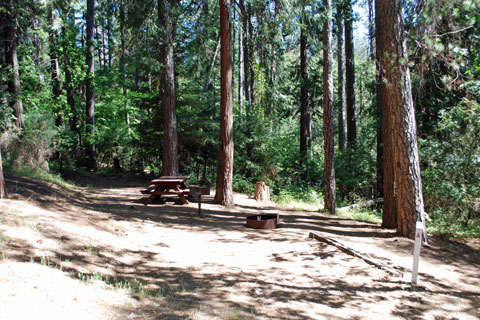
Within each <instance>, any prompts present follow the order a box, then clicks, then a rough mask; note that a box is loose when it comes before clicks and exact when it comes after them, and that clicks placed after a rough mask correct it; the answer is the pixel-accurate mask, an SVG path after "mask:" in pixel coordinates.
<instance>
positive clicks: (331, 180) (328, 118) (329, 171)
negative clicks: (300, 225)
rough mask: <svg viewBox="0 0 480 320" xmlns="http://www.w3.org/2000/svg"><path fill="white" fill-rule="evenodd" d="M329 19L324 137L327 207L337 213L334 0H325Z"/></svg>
mask: <svg viewBox="0 0 480 320" xmlns="http://www.w3.org/2000/svg"><path fill="white" fill-rule="evenodd" d="M323 6H324V8H325V10H326V12H327V19H326V20H325V23H324V25H323V139H324V152H325V160H324V175H325V209H326V210H328V212H329V213H331V214H335V198H336V193H335V188H336V187H335V141H334V124H333V123H334V120H333V119H334V113H333V56H332V0H323Z"/></svg>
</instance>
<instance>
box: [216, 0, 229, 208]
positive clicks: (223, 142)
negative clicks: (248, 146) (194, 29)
mask: <svg viewBox="0 0 480 320" xmlns="http://www.w3.org/2000/svg"><path fill="white" fill-rule="evenodd" d="M230 10H231V1H230V0H220V41H221V48H220V60H221V63H220V69H221V89H220V90H221V94H220V139H219V140H220V143H219V150H218V167H217V186H216V192H215V199H214V200H215V203H218V204H221V205H224V206H227V207H230V206H233V187H232V183H233V149H234V148H233V90H232V36H231V24H230Z"/></svg>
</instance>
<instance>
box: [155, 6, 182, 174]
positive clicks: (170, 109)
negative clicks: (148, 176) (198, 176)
mask: <svg viewBox="0 0 480 320" xmlns="http://www.w3.org/2000/svg"><path fill="white" fill-rule="evenodd" d="M171 7H172V3H171V2H170V1H169V0H160V1H159V2H158V25H159V27H160V28H163V32H162V37H161V38H162V39H161V40H160V50H159V51H160V62H161V63H162V70H161V73H160V81H161V85H162V89H161V90H162V94H161V97H162V129H163V145H162V175H164V176H175V175H178V171H179V168H178V137H177V111H176V89H175V65H174V61H173V40H174V39H173V38H174V23H173V18H172V16H171Z"/></svg>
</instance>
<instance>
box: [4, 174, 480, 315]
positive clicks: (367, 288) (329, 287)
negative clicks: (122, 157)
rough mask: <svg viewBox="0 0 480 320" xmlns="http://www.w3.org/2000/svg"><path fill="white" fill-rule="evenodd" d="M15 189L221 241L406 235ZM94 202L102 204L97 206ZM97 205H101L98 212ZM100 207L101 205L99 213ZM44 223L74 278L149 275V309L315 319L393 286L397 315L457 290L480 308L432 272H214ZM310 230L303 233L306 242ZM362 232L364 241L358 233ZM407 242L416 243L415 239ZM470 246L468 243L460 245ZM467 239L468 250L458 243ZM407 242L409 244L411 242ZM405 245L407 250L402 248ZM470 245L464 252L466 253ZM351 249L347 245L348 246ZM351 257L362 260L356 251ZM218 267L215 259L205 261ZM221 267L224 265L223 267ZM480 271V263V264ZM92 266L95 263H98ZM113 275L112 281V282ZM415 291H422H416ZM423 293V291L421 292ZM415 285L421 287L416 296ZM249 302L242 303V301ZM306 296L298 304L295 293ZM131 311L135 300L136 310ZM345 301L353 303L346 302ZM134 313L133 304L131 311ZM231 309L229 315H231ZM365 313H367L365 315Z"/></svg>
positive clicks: (456, 259)
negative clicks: (259, 224)
mask: <svg viewBox="0 0 480 320" xmlns="http://www.w3.org/2000/svg"><path fill="white" fill-rule="evenodd" d="M7 186H8V191H9V193H10V194H11V195H15V194H18V195H21V196H22V197H24V198H25V197H29V198H30V199H32V200H34V201H36V202H37V203H39V204H40V205H41V206H42V207H44V208H53V209H55V210H59V211H60V212H62V213H63V218H62V219H65V221H76V222H79V223H82V224H84V225H87V226H92V227H94V228H95V229H98V230H99V231H103V232H106V233H107V232H108V233H114V230H112V227H111V226H109V221H111V220H116V221H133V222H139V221H140V222H142V221H149V222H153V223H157V224H162V225H164V226H167V227H172V228H175V229H179V230H186V231H195V232H198V233H209V234H216V235H217V238H216V240H215V241H217V242H224V243H234V242H242V243H255V242H256V241H259V240H270V241H275V242H286V241H289V242H298V241H299V238H298V237H297V238H295V237H292V234H291V233H292V232H293V233H294V234H295V235H304V237H305V238H306V237H307V234H308V232H310V231H317V232H322V233H325V234H329V235H338V236H346V237H350V238H352V239H355V238H358V239H359V241H361V239H363V238H375V239H377V241H387V240H391V239H394V238H396V236H395V235H394V234H393V233H391V232H384V231H382V230H381V229H380V228H379V227H378V226H375V225H372V224H369V223H361V222H355V221H351V220H348V219H344V218H339V217H330V216H321V215H318V214H311V215H310V214H305V215H302V214H295V213H294V214H292V213H291V212H288V213H287V214H285V216H282V219H284V222H283V223H282V224H281V225H280V227H279V228H278V229H277V230H253V229H249V228H246V227H245V219H246V217H247V216H248V215H250V214H251V212H252V211H257V212H259V213H261V212H271V210H277V209H275V208H273V207H253V206H238V207H237V208H236V209H235V210H230V211H229V210H227V209H224V208H220V207H219V208H218V211H217V210H213V209H208V210H205V209H204V210H203V216H199V215H198V213H197V208H196V204H195V205H191V206H181V205H176V204H172V203H167V204H166V205H165V204H161V205H160V204H152V205H149V206H144V205H143V200H144V198H142V196H141V195H140V194H139V193H138V196H137V195H133V194H130V193H128V192H127V193H125V194H119V193H117V191H116V190H115V189H109V188H96V189H88V190H85V195H81V194H76V193H75V192H74V191H69V190H62V189H61V188H58V187H55V186H53V185H51V184H48V183H44V182H38V181H36V180H32V179H27V178H18V177H12V176H7ZM55 197H57V198H56V199H62V200H63V201H65V202H67V203H68V204H69V205H71V206H73V207H76V208H79V209H81V210H80V211H77V212H72V210H71V209H72V208H71V207H65V206H64V205H63V204H57V203H55ZM212 201H213V200H212V197H205V199H204V201H203V202H205V203H206V204H211V203H212ZM89 211H92V212H89ZM94 213H95V214H94ZM98 213H100V214H98ZM38 231H39V232H40V233H42V234H43V235H44V236H45V237H47V238H50V239H52V240H56V241H60V242H61V244H60V245H59V247H58V248H57V249H53V254H52V258H51V262H52V263H53V264H55V265H57V266H60V265H65V270H67V271H69V272H70V273H71V274H72V276H73V277H76V276H77V275H78V273H85V272H89V271H88V270H93V269H107V270H110V271H111V274H112V276H111V277H112V278H111V279H110V280H108V281H109V282H110V283H111V284H114V283H115V282H127V283H136V282H138V281H141V284H142V286H144V289H145V290H146V292H147V296H148V298H151V299H157V300H159V301H161V303H159V304H158V305H156V306H153V307H152V306H149V308H148V309H145V310H140V311H139V312H141V313H142V314H144V315H146V316H147V317H152V318H159V319H184V318H185V317H186V314H185V312H187V311H188V310H190V311H188V312H191V310H192V309H195V310H198V312H200V313H202V314H206V315H207V316H209V317H211V318H213V317H219V318H228V317H229V316H228V314H231V315H233V316H232V317H230V318H235V317H234V316H235V315H236V318H242V319H253V318H258V317H264V318H272V313H273V314H274V316H273V318H275V319H298V318H302V319H315V318H318V317H319V316H320V317H322V316H323V317H326V318H332V319H343V318H355V316H353V317H352V316H348V317H343V318H342V317H341V316H339V314H341V312H340V313H337V312H335V310H340V309H344V308H346V309H348V310H349V311H351V312H353V314H355V311H357V312H358V314H362V313H363V311H362V304H365V303H381V302H382V301H384V299H385V297H384V296H385V294H386V293H389V294H393V296H394V297H395V298H397V299H396V301H398V303H397V304H396V305H395V306H394V309H392V310H391V313H390V315H391V316H398V317H405V318H409V319H410V318H412V319H414V318H422V316H423V314H424V313H426V312H428V311H429V310H431V309H432V308H437V306H438V301H442V300H445V301H447V300H448V297H449V296H453V297H455V298H456V299H460V300H461V301H462V303H463V304H465V305H466V306H468V308H467V309H468V313H469V314H472V315H474V316H475V315H476V316H480V314H479V300H478V294H479V293H478V292H472V291H468V290H458V289H455V288H453V287H451V286H449V285H447V284H444V283H441V282H440V281H439V280H438V279H436V278H435V277H433V276H430V275H428V274H423V273H422V274H421V275H420V276H421V277H422V279H424V280H423V281H425V283H429V284H430V285H431V286H432V288H435V289H433V290H432V289H425V288H423V289H422V288H420V289H419V288H417V289H412V287H411V286H409V285H405V283H403V282H400V281H391V280H388V279H387V280H379V281H371V282H369V283H354V282H348V281H346V280H344V279H339V278H338V277H329V276H328V275H324V276H321V277H318V275H316V274H314V273H312V275H309V274H306V275H305V277H306V278H308V279H309V280H310V281H311V284H312V285H310V286H302V285H297V284H295V283H291V282H290V283H288V282H287V283H286V282H285V281H284V280H283V279H284V278H288V277H289V274H287V273H285V271H283V270H280V269H269V270H257V271H255V272H253V271H244V270H242V271H238V272H233V271H231V270H229V272H226V273H224V274H218V273H216V274H212V273H208V272H204V271H203V269H202V266H199V267H192V268H181V267H158V266H154V265H152V264H151V261H155V259H159V258H158V257H157V255H158V254H157V253H155V252H152V251H148V250H130V249H122V250H118V249H116V248H114V247H109V246H96V245H86V244H78V243H75V241H76V240H75V239H71V238H69V237H68V235H67V234H61V233H60V234H59V232H58V230H54V229H51V228H48V227H42V226H39V227H38ZM224 231H239V232H240V233H241V236H240V237H238V238H235V239H232V238H229V237H228V235H225V232H224ZM305 238H300V241H303V239H305ZM353 241H355V240H353ZM405 243H406V244H405V248H404V249H405V250H407V249H410V248H407V246H409V245H410V243H409V242H405ZM7 245H8V247H9V249H8V251H9V258H10V259H14V260H16V261H25V262H26V261H30V259H31V258H33V259H34V260H35V261H40V258H41V257H38V256H36V253H35V250H34V248H32V246H31V245H30V244H29V243H28V242H26V241H23V240H21V239H15V240H12V241H11V242H9V243H8V244H7ZM156 245H157V246H168V244H167V243H157V244H156ZM440 245H444V243H440V244H437V243H434V244H433V246H432V247H431V248H425V249H422V250H424V254H426V255H428V257H429V258H430V259H433V260H437V261H438V262H442V263H445V262H447V263H449V264H451V265H453V266H455V267H456V268H459V269H462V267H463V266H464V265H465V264H469V266H471V267H473V268H470V269H469V270H472V269H475V268H474V267H476V266H479V256H478V251H475V250H473V249H471V248H470V247H468V246H467V245H465V246H464V247H462V246H461V244H457V243H455V244H454V248H455V251H453V250H447V251H443V250H441V247H440ZM459 246H460V247H459ZM329 248H330V247H329V246H326V245H323V244H318V245H317V246H316V249H318V251H317V253H316V255H315V256H313V257H312V256H311V255H305V256H300V259H303V260H304V261H310V260H312V259H315V258H317V259H322V260H326V259H328V258H329V257H332V253H331V251H329V250H328V249H329ZM456 248H459V251H456ZM401 249H402V248H401ZM402 250H403V249H402ZM459 253H460V254H459ZM340 254H342V255H343V253H340ZM270 259H271V260H272V261H274V262H277V263H283V262H287V261H285V260H286V259H285V258H284V257H283V256H281V255H278V254H275V253H274V254H272V256H271V257H270ZM344 259H345V260H348V259H355V258H352V257H349V256H346V255H345V257H344ZM203 267H208V266H203ZM217 267H218V266H217ZM370 268H371V267H369V266H366V265H365V267H362V269H361V270H357V271H356V272H362V275H364V274H367V275H368V274H369V270H370ZM477 270H478V269H477ZM90 272H91V271H90ZM470 277H472V278H474V279H477V280H478V273H477V274H475V272H473V271H468V270H467V271H466V273H465V275H464V279H463V280H465V281H468V278H470ZM108 281H107V282H108ZM142 286H138V285H137V287H135V288H133V289H132V290H133V295H134V296H136V297H137V298H138V299H140V298H141V297H140V295H141V292H142V291H141V290H140V289H142V288H143V287H142ZM412 290H413V291H412ZM419 292H420V293H421V296H420V295H419V294H417V293H419ZM412 293H415V294H414V295H412ZM240 300H241V301H242V302H239V301H240ZM269 301H274V302H278V303H283V305H282V306H281V307H279V308H277V309H276V310H274V311H271V310H269V308H268V307H266V305H268V303H269ZM292 301H294V302H296V303H298V305H293V306H290V302H292ZM312 305H317V306H325V308H320V309H321V310H323V311H321V312H320V313H318V314H317V315H316V316H312V315H310V314H308V310H307V309H305V308H308V306H312ZM126 310H127V309H126ZM344 310H345V309H344ZM125 312H127V311H125ZM227 313H228V314H227ZM359 318H362V317H361V316H359Z"/></svg>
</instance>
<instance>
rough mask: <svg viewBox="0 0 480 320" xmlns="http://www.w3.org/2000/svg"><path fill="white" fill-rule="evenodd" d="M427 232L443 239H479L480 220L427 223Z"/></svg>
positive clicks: (446, 220)
mask: <svg viewBox="0 0 480 320" xmlns="http://www.w3.org/2000/svg"><path fill="white" fill-rule="evenodd" d="M427 230H428V232H429V233H431V234H435V235H439V236H441V237H443V238H446V239H450V238H463V239H466V238H480V219H478V218H477V219H470V220H468V221H466V222H462V221H459V220H448V219H443V218H437V219H432V220H431V221H430V222H427Z"/></svg>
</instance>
